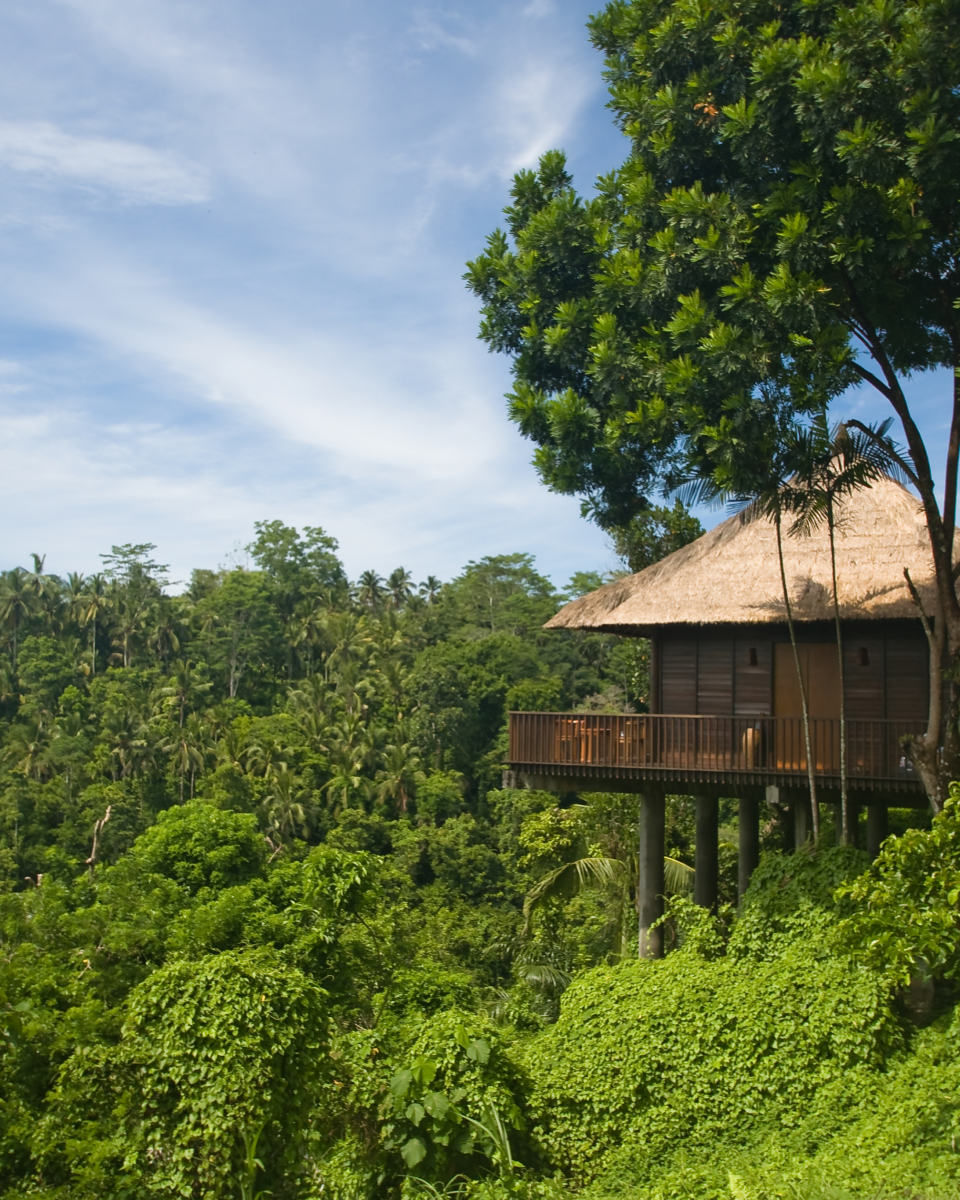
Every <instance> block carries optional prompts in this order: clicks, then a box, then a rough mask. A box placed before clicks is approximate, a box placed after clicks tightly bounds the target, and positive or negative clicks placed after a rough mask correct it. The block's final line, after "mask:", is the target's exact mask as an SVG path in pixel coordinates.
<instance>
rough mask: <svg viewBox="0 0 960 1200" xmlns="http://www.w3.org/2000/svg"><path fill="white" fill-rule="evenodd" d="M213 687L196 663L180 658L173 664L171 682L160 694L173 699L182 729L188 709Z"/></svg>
mask: <svg viewBox="0 0 960 1200" xmlns="http://www.w3.org/2000/svg"><path fill="white" fill-rule="evenodd" d="M212 687H213V684H212V683H211V682H210V680H208V679H205V678H204V677H203V675H202V674H201V672H199V671H198V670H196V667H195V664H194V663H192V662H189V661H187V662H184V660H183V659H178V660H177V661H176V662H175V663H173V664H172V666H171V668H170V682H169V683H168V684H167V685H166V686H165V687H162V688H161V689H160V695H161V696H168V697H169V698H170V699H172V700H173V703H174V706H175V707H176V709H177V711H178V716H179V722H178V723H179V725H180V728H181V729H182V728H183V719H184V715H185V714H186V711H187V709H188V708H192V707H193V706H194V705H195V704H196V703H197V701H198V700H199V699H200V698H201V696H205V695H206V694H207V692H209V691H210V689H211V688H212Z"/></svg>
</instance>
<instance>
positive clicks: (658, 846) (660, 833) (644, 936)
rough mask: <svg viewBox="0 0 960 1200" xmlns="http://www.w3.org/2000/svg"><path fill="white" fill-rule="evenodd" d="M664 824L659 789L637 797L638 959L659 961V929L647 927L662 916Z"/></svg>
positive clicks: (663, 812) (660, 944) (662, 800)
mask: <svg viewBox="0 0 960 1200" xmlns="http://www.w3.org/2000/svg"><path fill="white" fill-rule="evenodd" d="M664 824H665V804H664V794H663V789H662V788H658V787H656V786H653V787H650V788H648V789H647V790H646V791H644V793H643V795H642V796H641V797H640V859H639V863H638V867H639V870H638V878H637V913H638V916H639V918H640V936H639V945H638V950H639V953H640V957H641V958H662V957H663V928H662V927H660V928H657V929H652V928H651V926H652V925H653V924H654V922H655V921H657V920H659V918H660V917H662V916H663V891H664V880H663V852H664V849H665V844H664Z"/></svg>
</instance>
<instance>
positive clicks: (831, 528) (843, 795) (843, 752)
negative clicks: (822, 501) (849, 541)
mask: <svg viewBox="0 0 960 1200" xmlns="http://www.w3.org/2000/svg"><path fill="white" fill-rule="evenodd" d="M827 530H828V532H829V534H830V571H831V574H832V576H833V620H834V624H835V625H836V629H837V666H838V669H839V674H840V813H841V816H840V827H841V839H840V840H841V842H842V844H843V845H844V846H849V845H852V838H851V834H850V798H849V796H848V795H847V699H846V693H845V691H844V686H843V635H842V632H841V629H840V597H839V595H838V594H837V546H836V526H835V524H834V520H833V499H832V497H829V496H828V497H827Z"/></svg>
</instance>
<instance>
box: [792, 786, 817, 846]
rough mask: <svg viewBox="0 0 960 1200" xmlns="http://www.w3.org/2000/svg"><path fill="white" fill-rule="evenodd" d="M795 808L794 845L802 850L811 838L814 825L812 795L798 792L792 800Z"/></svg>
mask: <svg viewBox="0 0 960 1200" xmlns="http://www.w3.org/2000/svg"><path fill="white" fill-rule="evenodd" d="M790 807H791V808H792V809H793V846H794V849H795V850H802V849H803V847H804V846H805V845H806V844H807V841H808V839H809V838H810V835H811V833H812V832H813V830H812V825H813V810H812V809H811V807H810V797H809V796H808V795H806V794H805V793H803V792H798V793H797V794H796V795H794V798H793V799H792V800H791V802H790Z"/></svg>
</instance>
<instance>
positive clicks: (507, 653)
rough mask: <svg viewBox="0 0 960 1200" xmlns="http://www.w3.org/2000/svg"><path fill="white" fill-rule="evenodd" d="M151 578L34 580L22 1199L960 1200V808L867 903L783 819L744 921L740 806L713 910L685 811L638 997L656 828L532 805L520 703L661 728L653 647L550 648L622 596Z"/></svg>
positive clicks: (288, 566)
mask: <svg viewBox="0 0 960 1200" xmlns="http://www.w3.org/2000/svg"><path fill="white" fill-rule="evenodd" d="M685 529H686V535H687V536H689V535H690V534H691V533H692V532H693V530H692V529H691V527H690V526H689V525H688V524H685V520H684V519H682V514H678V513H676V512H674V511H672V510H665V511H664V512H663V513H662V514H661V516H660V517H658V518H656V519H651V520H650V521H648V522H647V523H646V524H645V525H643V524H641V525H638V526H636V528H635V531H634V536H633V540H632V541H631V542H630V544H629V545H628V546H627V547H625V548H624V552H625V553H630V554H645V555H647V556H648V557H650V556H652V557H653V558H656V557H658V556H659V555H660V554H662V553H664V552H666V549H668V548H669V542H670V539H671V538H675V537H680V538H682V537H683V536H684V530H685ZM644 539H646V540H644ZM153 553H154V548H153V547H152V546H150V545H148V544H146V543H144V544H140V545H132V546H120V547H114V548H113V550H112V551H111V553H110V554H109V555H105V556H104V558H105V567H106V569H105V570H104V572H103V573H102V574H100V575H96V576H92V577H89V578H84V577H82V576H80V575H71V576H68V577H67V578H63V579H62V578H59V577H57V576H54V575H52V574H50V573H46V572H44V570H43V562H42V560H41V559H40V558H37V559H36V560H35V561H34V563H33V569H32V570H27V569H23V570H13V571H9V572H7V573H6V574H5V575H4V577H3V579H2V608H0V620H2V622H3V643H2V646H0V653H2V655H3V676H2V677H3V681H4V682H3V699H2V706H3V707H2V711H0V756H2V757H0V867H2V876H0V1195H2V1196H3V1197H4V1198H5V1200H15V1198H16V1200H19V1198H20V1197H27V1196H58V1197H63V1198H64V1200H93V1198H94V1197H97V1198H106V1197H111V1198H112V1197H116V1198H117V1200H120V1198H121V1197H129V1196H133V1195H135V1196H142V1195H154V1196H158V1197H166V1198H169V1200H174V1197H183V1196H189V1197H197V1198H200V1197H203V1198H204V1200H219V1198H221V1197H223V1198H226V1197H235V1196H238V1195H239V1196H240V1197H241V1200H242V1198H244V1197H253V1196H255V1195H256V1194H257V1193H258V1192H269V1193H270V1194H272V1195H274V1196H277V1197H290V1198H294V1197H296V1198H300V1200H308V1198H311V1197H314V1198H316V1197H320V1196H321V1195H323V1196H335V1197H343V1198H344V1200H376V1198H379V1197H384V1198H394V1197H396V1198H398V1200H399V1197H401V1196H417V1197H422V1198H423V1200H431V1198H432V1200H436V1197H437V1195H438V1194H441V1195H449V1196H450V1197H451V1198H452V1197H459V1198H461V1200H467V1197H469V1196H472V1195H473V1194H474V1193H476V1194H477V1196H478V1197H479V1196H481V1195H482V1196H483V1197H486V1198H488V1200H499V1198H500V1197H501V1196H502V1197H503V1200H508V1198H509V1197H513V1196H519V1197H523V1198H524V1200H526V1198H529V1200H534V1197H548V1196H557V1197H560V1196H563V1195H568V1194H570V1193H571V1192H584V1194H585V1195H594V1194H595V1195H597V1196H599V1195H606V1194H610V1193H611V1192H615V1193H624V1194H627V1195H637V1196H638V1197H639V1196H640V1195H644V1196H646V1195H649V1194H658V1195H664V1196H668V1195H669V1196H672V1195H689V1194H691V1189H692V1190H693V1192H694V1194H703V1195H712V1196H723V1197H725V1198H726V1197H729V1198H730V1200H742V1197H744V1196H748V1197H753V1196H756V1197H757V1198H758V1200H759V1198H760V1197H766V1196H773V1195H780V1194H782V1193H781V1190H780V1189H781V1187H782V1183H783V1181H784V1180H787V1181H788V1182H789V1184H790V1186H791V1187H793V1188H795V1189H797V1190H798V1194H804V1195H808V1196H811V1197H813V1196H819V1195H820V1194H821V1191H820V1190H819V1189H821V1186H826V1184H829V1185H830V1187H833V1186H834V1185H835V1184H836V1185H838V1186H839V1185H841V1184H842V1185H843V1186H845V1187H849V1188H851V1189H852V1193H851V1194H855V1195H861V1194H863V1195H868V1194H872V1193H873V1192H875V1191H876V1189H877V1188H878V1187H879V1186H880V1185H881V1184H882V1183H883V1182H884V1181H891V1180H892V1181H893V1183H894V1184H895V1185H896V1186H898V1187H899V1186H908V1185H909V1186H910V1187H911V1188H913V1191H914V1192H915V1193H916V1194H923V1191H922V1189H923V1188H927V1189H928V1194H929V1195H931V1196H934V1195H935V1196H937V1197H940V1196H946V1195H953V1194H954V1193H955V1192H956V1191H957V1185H956V1181H957V1179H958V1171H957V1168H956V1166H955V1163H956V1162H957V1160H956V1156H955V1153H954V1150H953V1147H954V1146H955V1142H956V1128H957V1122H958V1120H960V1110H958V1109H957V1104H956V1099H955V1097H956V1095H957V1086H956V1085H957V1083H958V1082H960V1081H958V1079H957V1078H956V1066H955V1061H956V1059H955V1055H954V1053H953V1051H952V1049H951V1047H952V1046H953V1044H954V1038H955V1034H954V1025H953V1016H952V1011H953V1010H952V1002H953V989H954V987H955V982H954V981H955V978H956V962H957V949H958V947H960V938H958V937H957V936H956V933H955V931H956V929H957V922H956V916H955V911H956V901H955V895H954V890H952V889H955V886H956V885H955V880H956V878H957V877H958V872H960V857H958V850H957V846H958V845H960V841H958V835H957V829H958V828H960V818H958V812H960V809H958V808H957V805H958V804H960V800H958V801H956V802H953V801H951V803H950V804H949V805H948V806H947V807H946V809H945V810H944V812H943V813H942V814H941V815H940V816H938V817H936V818H935V819H934V821H933V825H932V827H931V825H930V817H929V815H928V814H924V813H916V812H914V813H910V812H908V811H907V810H902V811H896V810H895V811H894V812H893V814H892V822H891V824H892V827H893V828H894V829H895V830H897V831H898V832H901V833H903V834H904V836H903V837H901V838H896V837H894V838H891V839H890V842H889V843H888V849H885V851H884V856H882V858H881V860H880V861H879V863H878V864H877V865H876V866H875V867H874V868H873V869H872V870H870V871H867V872H866V873H864V872H865V869H866V867H867V863H866V859H865V856H864V855H863V854H862V853H861V852H860V851H857V850H854V849H852V848H847V847H843V848H837V849H830V850H827V849H822V850H821V852H820V854H819V855H818V856H817V857H811V856H808V855H806V854H800V855H788V854H785V853H784V849H785V847H786V845H787V844H788V841H789V839H788V838H787V826H786V825H785V824H784V823H783V821H782V819H781V817H782V814H779V813H778V812H777V811H776V810H770V812H769V813H768V815H767V817H766V818H765V821H764V827H763V844H764V847H765V854H764V857H763V860H762V862H761V866H760V869H759V870H758V871H757V873H756V875H755V880H754V884H753V886H752V887H751V890H750V893H749V894H748V896H747V897H746V899H745V901H744V902H743V904H742V905H741V907H740V908H739V910H737V911H736V912H735V911H734V909H733V908H732V904H733V903H734V902H735V901H736V891H737V859H736V853H737V852H736V840H737V832H736V811H737V809H736V803H735V801H724V802H722V803H721V848H720V866H721V871H720V893H721V902H722V905H721V908H720V910H719V912H718V913H717V914H716V915H715V916H713V915H711V914H709V913H707V912H706V911H704V910H700V909H696V908H695V907H694V906H693V905H692V904H691V902H690V901H689V899H688V898H687V896H686V895H685V886H686V885H685V883H684V880H685V879H687V878H688V877H689V873H690V869H691V865H692V862H693V842H694V826H695V806H694V801H693V799H692V798H691V797H689V796H673V797H670V798H669V800H668V829H667V851H668V854H669V855H670V856H671V858H672V859H673V861H674V863H676V864H678V867H677V870H676V871H675V872H674V878H675V880H677V882H676V888H677V890H676V892H675V893H674V894H673V895H672V896H671V897H670V899H669V905H668V912H667V918H666V920H667V929H668V937H667V942H668V946H669V948H670V952H669V953H668V955H667V957H666V958H665V959H663V960H662V961H660V962H646V963H638V962H637V961H636V960H635V953H636V950H635V947H636V939H637V913H636V907H635V888H636V875H635V866H636V859H637V820H636V797H635V796H630V795H618V794H601V793H597V794H592V795H589V796H585V797H577V796H572V795H567V796H562V797H558V796H556V795H552V794H550V793H546V792H537V791H528V790H520V789H516V788H513V787H509V786H503V782H504V781H503V780H502V778H501V774H502V769H503V765H504V758H505V750H506V747H505V740H504V739H505V713H506V711H507V710H508V709H510V708H514V707H516V708H524V709H534V710H536V709H568V710H569V709H574V710H576V709H580V710H584V711H594V712H596V711H604V710H607V711H622V710H624V709H627V710H629V709H630V708H633V709H635V710H640V711H642V710H643V707H644V705H645V702H646V687H647V647H646V643H645V642H643V641H642V640H638V639H622V640H621V639H617V638H613V637H608V636H604V635H598V634H581V633H565V632H561V633H559V634H557V633H549V634H548V633H546V632H545V631H544V630H543V628H542V626H543V623H544V621H545V620H546V619H548V618H549V617H550V616H551V615H552V614H553V613H554V612H555V611H556V609H557V607H558V605H559V604H560V603H562V602H563V599H564V597H565V595H572V594H578V593H579V592H581V591H582V590H583V589H585V588H589V587H592V586H595V585H596V583H597V582H600V581H599V580H598V579H596V578H595V577H593V576H591V575H589V574H588V573H582V574H579V575H577V576H575V577H574V580H573V581H572V583H571V586H570V589H569V591H568V592H567V593H558V592H557V590H556V589H555V588H554V586H553V585H552V584H551V583H550V581H549V580H547V579H546V578H545V577H544V576H542V575H540V574H539V573H538V572H537V571H536V568H535V565H534V562H533V560H532V558H531V557H530V556H529V555H525V554H514V555H505V556H500V557H495V558H486V559H481V560H478V561H475V562H471V563H469V564H468V565H467V566H466V567H465V568H464V570H463V571H462V572H461V573H460V574H459V575H458V576H457V577H456V578H455V579H453V580H451V581H449V582H446V583H441V582H440V581H439V580H438V579H436V578H434V577H430V578H428V579H427V580H425V581H424V582H422V583H419V584H415V583H414V581H413V579H412V578H411V577H410V575H409V573H408V572H406V571H405V570H403V569H401V568H398V569H396V570H394V571H393V572H392V573H391V574H390V575H389V576H388V577H387V578H386V579H383V578H381V577H380V576H379V575H378V574H377V573H376V572H373V571H368V572H365V573H364V574H363V575H362V576H361V577H360V579H359V580H357V581H355V582H352V583H351V582H350V581H349V580H348V579H347V576H346V573H345V572H344V570H343V568H342V566H341V564H340V562H339V560H338V558H337V546H336V544H335V542H334V541H333V540H332V539H331V538H329V537H328V536H327V535H326V534H324V533H323V532H322V531H321V530H320V529H315V528H314V529H308V530H306V531H302V532H298V531H296V530H294V529H291V528H289V527H286V526H284V525H282V524H280V523H279V522H270V523H262V524H260V525H258V527H257V530H256V537H255V539H254V541H253V543H252V544H251V547H250V558H251V564H250V566H249V567H245V568H239V567H237V568H231V569H226V570H220V571H209V570H197V571H196V572H194V574H193V577H192V579H191V582H190V585H189V586H188V587H187V588H186V590H185V591H183V592H182V593H181V594H179V595H175V594H171V592H170V589H169V588H168V587H167V586H166V585H165V582H164V580H165V568H164V567H163V566H162V564H159V563H157V562H156V561H155V560H154V559H153V558H152V557H151V555H152V554H153ZM584 862H587V863H590V862H592V863H594V864H595V866H596V869H595V870H593V871H592V872H588V873H587V876H585V878H586V879H587V883H586V885H585V886H582V887H581V886H564V887H556V886H552V885H551V886H545V885H547V884H549V883H550V880H552V879H554V880H556V879H562V880H565V881H567V882H569V881H571V880H574V879H575V878H576V871H575V866H576V864H577V863H580V864H582V863H584ZM684 864H685V866H684ZM684 871H686V872H687V874H686V875H684V873H683V872H684ZM843 887H845V888H846V891H843V890H842V889H843ZM838 889H841V890H838ZM534 897H535V898H536V903H535V904H533V903H531V898H534ZM864 912H865V913H867V914H868V915H867V916H866V917H864V916H862V915H860V914H862V913H864ZM906 914H909V917H907V916H906ZM934 943H936V944H937V945H939V946H940V949H941V952H940V953H939V955H936V956H934V955H931V953H930V947H931V945H933V944H934ZM918 971H920V972H921V973H925V978H926V983H925V984H924V988H925V989H926V990H924V989H921V993H922V994H921V996H920V1002H919V1007H917V1006H915V1007H914V1008H911V1007H910V1006H909V1004H908V1003H907V1002H906V1001H905V1000H904V997H907V999H909V996H910V994H911V993H910V988H911V987H912V986H913V979H914V976H915V975H916V974H917V972H918ZM905 984H906V991H904V990H903V989H904V987H905ZM771 998H773V1001H771ZM732 1014H739V1016H737V1017H736V1019H732ZM625 1023H626V1024H625ZM627 1026H629V1027H630V1029H631V1030H632V1031H633V1033H632V1034H631V1035H630V1036H629V1037H625V1032H624V1031H625V1028H626V1027H627ZM695 1030H699V1033H696V1032H695ZM718 1054H720V1055H721V1058H722V1061H723V1062H725V1063H726V1064H727V1065H726V1066H725V1068H724V1071H725V1072H726V1083H725V1085H724V1086H723V1087H722V1088H718V1087H717V1071H718V1067H717V1063H718V1061H720V1060H718V1058H717V1055H718ZM839 1113H843V1114H845V1116H844V1117H843V1118H842V1119H841V1118H840V1117H839V1116H838V1114H839ZM884 1115H885V1117H886V1119H885V1120H881V1119H880V1117H881V1116H884ZM811 1147H816V1148H817V1149H816V1150H815V1152H814V1151H813V1150H811ZM811 1154H812V1157H811ZM882 1156H885V1157H882ZM880 1161H883V1162H885V1163H887V1164H888V1165H885V1166H883V1168H882V1169H881V1168H880V1167H879V1166H878V1162H880ZM890 1164H892V1165H890ZM950 1189H953V1190H950ZM823 1194H824V1195H827V1194H829V1195H831V1196H832V1195H835V1193H834V1192H824V1193H823Z"/></svg>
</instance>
